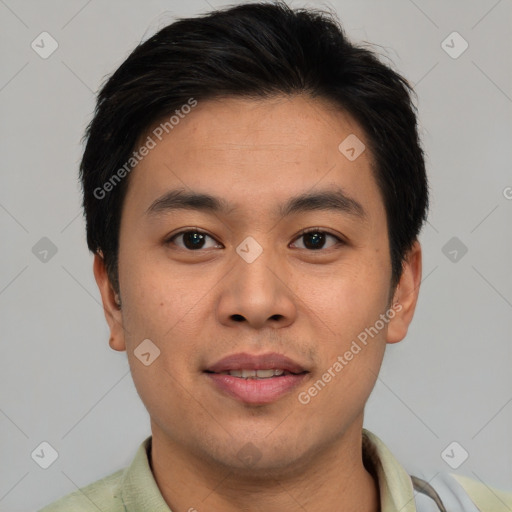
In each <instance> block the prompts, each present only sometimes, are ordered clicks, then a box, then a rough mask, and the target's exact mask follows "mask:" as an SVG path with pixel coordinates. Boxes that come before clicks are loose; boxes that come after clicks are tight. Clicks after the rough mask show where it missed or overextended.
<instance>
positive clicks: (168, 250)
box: [43, 4, 512, 512]
mask: <svg viewBox="0 0 512 512" xmlns="http://www.w3.org/2000/svg"><path fill="white" fill-rule="evenodd" d="M411 92H412V91H411V89H410V87H409V86H408V84H407V82H406V80H405V79H403V78H402V77H401V76H400V75H398V74H397V73H396V72H395V71H393V70H392V69H390V68H389V67H387V66H385V65H384V64H382V63H381V62H380V61H379V60H378V59H377V58H376V57H375V56H374V55H373V54H372V53H371V52H370V51H368V50H365V49H361V48H358V47H356V46H354V45H352V44H351V43H350V42H349V41H347V39H346V38H345V36H344V34H343V32H342V30H341V28H340V27H339V25H338V24H337V22H336V21H335V19H333V18H332V17H330V16H328V15H325V14H321V13H318V12H314V11H307V10H295V11H294V10H291V9H290V8H288V7H287V6H286V5H284V4H245V5H241V6H238V7H234V8H230V9H227V10H223V11H216V12H212V13H210V14H208V15H206V16H204V17H200V18H195V19H184V20H180V21H177V22H176V23H173V24H172V25H169V26H167V27H165V28H164V29H162V30H161V31H160V32H158V33H157V34H156V35H155V36H153V37H152V38H150V39H149V40H148V41H146V42H145V43H143V44H141V45H140V46H138V47H137V48H136V49H135V50H134V52H133V53H132V54H131V55H130V56H129V57H128V59H127V60H126V61H125V62H124V63H123V64H122V65H121V66H120V68H119V69H118V70H117V71H116V72H115V73H114V74H113V76H112V77H111V78H110V79H109V80H108V82H107V83H106V84H105V86H104V87H103V89H102V90H101V92H100V93H99V98H98V105H97V110H96V113H95V117H94V119H93V120H92V122H91V125H90V126H89V129H88V133H87V137H88V139H87V146H86V149H85V153H84V156H83V160H82V164H81V179H82V184H83V192H84V202H83V205H84V209H85V215H86V221H87V241H88V246H89V248H90V250H91V251H93V253H94V255H95V256H94V275H95V278H96V281H97V284H98V287H99V289H100V292H101V296H102V300H103V304H104V309H105V315H106V319H107V322H108V324H109V327H110V331H111V338H110V346H111V347H112V348H113V349H114V350H119V351H125V350H126V352H127V356H128V360H129V363H130V367H131V372H132V376H133V379H134V382H135V385H136V388H137V390H138V393H139V395H140V397H141V399H142V401H143V402H144V404H145V406H146V408H147V410H148V412H149V415H150V418H151V432H152V436H151V437H149V438H148V439H146V440H145V441H144V442H143V443H142V445H141V446H140V448H139V451H138V452H137V455H136V457H135V459H134V461H133V463H132V464H131V465H130V466H129V467H128V468H126V469H125V470H120V471H118V472H117V473H115V474H113V475H111V476H109V477H107V478H105V479H103V480H101V481H99V482H96V483H94V484H91V485H89V486H87V487H85V488H83V489H81V490H80V491H77V492H75V493H73V494H72V495H70V496H68V497H65V498H63V499H62V500H60V501H59V502H57V503H55V504H53V505H51V506H49V507H47V508H45V509H43V510H44V511H45V512H50V511H53V512H55V511H66V512H68V511H71V510H72V511H89V510H91V511H92V510H95V511H96V510H101V511H102V512H111V511H116V512H117V511H129V512H143V511H162V512H164V511H170V510H172V511H173V512H185V511H189V512H192V511H199V512H202V511H216V512H231V511H235V510H237V511H239V510H243V511H259V510H265V511H266V512H274V511H276V512H277V511H283V510H286V511H303V510H307V511H320V510H322V511H323V510H330V511H338V510H339V511H341V510H343V511H345V512H351V511H354V512H355V511H359V512H377V511H382V512H391V511H398V510H400V511H403V512H412V511H415V510H420V511H431V510H450V511H452V510H453V511H455V510H466V511H478V510H482V511H484V510H485V511H493V512H494V511H498V510H512V496H511V495H510V494H508V493H505V492H503V491H499V490H497V489H492V490H491V491H492V492H491V491H490V490H489V488H487V487H486V486H484V485H483V484H481V483H478V482H475V481H472V480H469V479H466V478H462V477H455V476H452V475H449V474H446V475H443V477H442V478H441V479H439V482H441V483H438V485H437V487H436V488H434V487H433V486H431V485H430V484H428V483H427V482H425V481H423V480H420V479H418V478H415V477H414V476H412V477H411V476H409V475H408V474H407V473H406V472H405V470H404V469H403V468H402V466H401V465H400V464H399V463H398V461H397V460H396V459H395V458H394V457H393V455H392V454H391V453H390V452H389V450H388V449H387V448H386V446H385V445H384V444H383V443H382V441H380V440H379V438H378V437H377V436H376V435H374V434H373V433H371V432H369V431H367V430H365V429H363V415H364V406H365V403H366V401H367V399H368V397H369V395H370V393H371V391H372V389H373V386H374V384H375V381H376V379H377V375H378V372H379V368H380V365H381V362H382V358H383V355H384V351H385V347H386V343H396V342H398V341H400V340H402V339H403V338H404V337H405V335H406V333H407V329H408V326H409V324H410V322H411V320H412V318H413V314H414V309H415V306H416V302H417V298H418V292H419V285H420V281H421V248H420V245H419V243H418V240H417V237H418V233H419V231H420V228H421V225H422V223H423V222H424V220H425V218H426V214H427V205H428V193H427V180H426V175H425V165H424V159H423V151H422V149H421V146H420V142H419V139H418V133H417V124H416V115H415V109H414V107H413V104H412V102H411V96H410V94H411Z"/></svg>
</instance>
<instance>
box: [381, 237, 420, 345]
mask: <svg viewBox="0 0 512 512" xmlns="http://www.w3.org/2000/svg"><path fill="white" fill-rule="evenodd" d="M402 268H403V270H402V275H401V277H400V281H399V283H398V285H397V287H396V290H395V293H394V296H393V302H392V304H391V306H392V307H393V309H394V311H395V312H396V314H395V316H394V317H393V318H392V319H391V320H390V321H389V324H388V331H387V337H386V341H387V343H397V342H399V341H402V340H403V339H404V338H405V335H406V334H407V330H408V328H409V324H410V323H411V321H412V318H413V316H414V310H415V309H416V303H417V301H418V294H419V291H420V284H421V245H420V243H419V242H418V241H417V240H416V242H414V244H413V246H412V247H411V249H410V250H409V251H408V253H407V255H406V258H405V260H404V262H403V267H402Z"/></svg>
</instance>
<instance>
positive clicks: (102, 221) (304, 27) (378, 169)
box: [80, 1, 428, 293]
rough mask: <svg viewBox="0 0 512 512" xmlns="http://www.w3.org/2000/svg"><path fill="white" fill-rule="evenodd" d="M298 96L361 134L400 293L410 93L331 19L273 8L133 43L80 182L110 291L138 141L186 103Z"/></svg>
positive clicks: (410, 180)
mask: <svg viewBox="0 0 512 512" xmlns="http://www.w3.org/2000/svg"><path fill="white" fill-rule="evenodd" d="M296 94H305V95H308V96H309V97H312V98H320V99H323V100H327V101H328V102H330V103H331V104H333V105H334V106H336V107H338V108H340V110H343V111H345V112H347V113H348V114H349V115H351V116H352V117H353V118H354V119H355V120H356V121H357V122H358V123H359V125H360V126H361V127H362V129H363V130H364V133H365V135H366V139H367V143H368V144H367V146H368V149H369V150H370V153H371V155H372V156H373V160H374V162H375V166H374V167H375V169H374V173H375V179H376V182H377V184H378V186H379V190H380V192H381V194H382V197H383V202H384V206H385V209H386V215H387V224H388V235H389V245H390V256H391V266H392V275H391V283H392V287H393V288H394V287H395V286H396V284H397V283H398V281H399V278H400V276H401V273H402V266H403V261H404V258H405V256H406V254H407V252H408V250H409V249H410V248H411V247H412V244H413V243H414V241H415V240H416V239H417V236H418V234H419V231H420V229H421V226H422V224H423V222H424V221H425V220H426V216H427V209H428V185H427V177H426V172H425V162H424V153H423V150H422V148H421V144H420V140H419V135H418V129H417V119H416V114H417V109H416V106H415V105H414V103H413V101H412V95H413V94H414V90H413V88H412V86H411V85H409V83H408V82H407V80H406V79H405V78H403V77H402V76H401V75H400V74H399V73H397V72H396V71H394V70H393V69H392V68H391V67H390V66H389V65H386V64H384V63H382V62H381V61H380V60H379V58H378V55H377V54H376V53H375V52H374V51H372V50H370V49H368V48H365V47H363V46H357V45H355V44H353V43H351V42H350V41H349V40H348V39H347V37H346V35H345V34H344V31H343V29H342V27H341V25H340V23H339V21H338V19H337V18H336V16H335V15H334V14H333V13H331V12H325V11H321V10H318V9H304V8H301V9H292V8H290V7H288V6H287V5H286V4H285V3H284V2H281V1H278V2H273V3H266V2H259V3H246V4H242V5H237V6H234V7H230V8H226V9H222V10H215V11H212V12H209V13H207V14H205V15H202V16H199V17H195V18H184V19H179V20H177V21H176V22H174V23H172V24H170V25H168V26H166V27H164V28H162V29H161V30H159V31H158V32H157V33H156V34H155V35H153V36H152V37H150V38H149V39H148V40H146V41H145V42H143V43H141V44H139V45H138V46H137V47H136V48H135V50H133V52H132V53H131V54H130V55H129V56H128V58H127V59H126V60H125V61H124V62H123V63H122V64H121V66H120V67H119V68H118V69H117V70H116V71H115V72H114V73H113V74H112V76H111V77H110V78H109V79H108V80H107V81H106V82H105V84H104V85H103V87H102V88H101V90H100V92H99V93H98V99H97V105H96V109H95V113H94V116H93V119H92V121H91V122H90V124H89V126H88V127H87V130H86V133H85V135H84V140H86V142H87V143H86V147H85V150H84V154H83V159H82V162H81V165H80V179H81V182H82V189H83V207H84V215H85V220H86V229H87V245H88V247H89V249H90V250H91V251H92V252H94V253H96V252H100V254H101V255H102V256H103V258H104V262H105V266H106V269H107V272H108V276H109V279H110V282H111V284H112V286H113V288H114V290H115V291H116V292H117V293H119V280H118V249H119V244H118V240H119V227H120V217H121V208H122V205H123V199H124V197H125V195H126V190H127V187H128V184H129V181H130V180H129V177H130V175H129V171H130V170H131V168H132V167H133V166H134V165H136V163H137V162H136V159H134V158H133V151H134V149H136V148H135V145H136V143H137V141H138V140H139V138H140V137H141V135H143V134H144V133H145V132H146V130H148V129H149V128H150V127H151V126H152V125H153V124H154V123H155V122H157V121H158V120H160V119H162V118H165V117H166V116H167V117H169V116H172V115H173V113H174V112H176V111H177V109H180V108H181V107H182V106H183V105H187V104H191V103H190V102H191V100H192V101H205V100H209V99H214V98H219V97H245V98H266V97H272V96H276V95H296ZM168 124H169V123H168ZM340 142H341V141H340ZM122 169H124V172H122V171H121V170H122ZM121 178H124V179H121Z"/></svg>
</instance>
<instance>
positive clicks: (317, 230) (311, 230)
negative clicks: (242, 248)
mask: <svg viewBox="0 0 512 512" xmlns="http://www.w3.org/2000/svg"><path fill="white" fill-rule="evenodd" d="M186 233H198V234H201V235H206V236H208V237H210V238H211V239H212V240H215V238H214V237H213V236H211V235H209V234H208V233H206V232H205V231H202V230H200V229H186V230H183V231H180V232H178V233H175V234H174V235H172V236H171V237H169V238H167V239H166V240H165V242H164V243H165V245H169V244H171V243H174V240H175V239H176V238H178V237H179V236H181V235H184V234H186ZM309 233H321V234H324V235H328V236H331V237H332V238H334V239H336V244H335V245H334V246H331V247H328V248H327V249H324V248H323V247H322V248H321V249H307V248H306V249H305V250H307V251H308V252H321V251H322V250H323V251H325V250H328V249H332V248H333V247H336V246H339V245H345V244H346V242H345V241H344V240H343V239H342V238H340V237H339V236H337V235H334V234H333V233H331V232H329V231H326V230H325V229H322V228H319V227H315V228H306V229H304V230H302V231H301V232H299V233H298V235H297V236H296V237H295V238H294V241H295V240H298V239H299V238H301V237H303V236H304V235H307V234H309ZM215 242H216V243H219V242H218V241H217V240H215ZM180 249H183V250H184V251H187V252H200V251H201V250H202V248H200V249H197V250H192V249H187V248H183V247H180Z"/></svg>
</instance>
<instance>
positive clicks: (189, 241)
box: [166, 230, 219, 251]
mask: <svg viewBox="0 0 512 512" xmlns="http://www.w3.org/2000/svg"><path fill="white" fill-rule="evenodd" d="M208 239H210V240H212V241H213V242H214V244H213V245H210V246H208V245H207V240H208ZM178 241H179V242H178ZM166 243H174V244H175V245H177V246H178V247H181V248H182V249H187V250H190V251H196V250H198V249H208V248H210V247H217V246H218V245H219V244H217V242H216V241H215V240H214V238H212V237H211V236H210V235H207V234H206V233H203V232H202V231H197V230H188V231H181V232H180V233H176V234H175V235H174V236H172V237H171V238H170V239H169V240H168V241H167V242H166Z"/></svg>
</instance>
